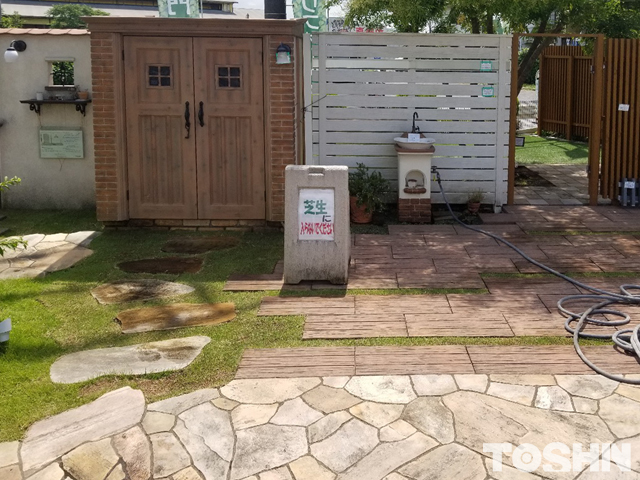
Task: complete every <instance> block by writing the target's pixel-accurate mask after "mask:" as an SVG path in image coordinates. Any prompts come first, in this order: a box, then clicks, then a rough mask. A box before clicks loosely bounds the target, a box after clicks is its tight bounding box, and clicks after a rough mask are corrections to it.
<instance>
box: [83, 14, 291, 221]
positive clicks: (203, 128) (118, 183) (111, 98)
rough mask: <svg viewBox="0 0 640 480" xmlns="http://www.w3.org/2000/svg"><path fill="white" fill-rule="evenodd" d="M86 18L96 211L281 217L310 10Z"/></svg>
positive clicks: (114, 215) (121, 216)
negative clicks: (287, 55) (268, 15)
mask: <svg viewBox="0 0 640 480" xmlns="http://www.w3.org/2000/svg"><path fill="white" fill-rule="evenodd" d="M86 20H87V22H88V24H89V30H90V32H91V61H92V77H93V91H92V93H91V96H92V99H93V111H94V117H93V118H94V132H95V163H96V167H95V168H96V203H97V215H98V220H100V221H103V222H105V224H107V225H136V226H187V227H216V226H225V227H228V226H235V225H244V226H247V225H263V224H265V223H266V222H280V221H282V220H283V217H284V168H285V166H286V165H288V164H294V163H302V151H303V144H302V142H303V132H304V129H303V127H302V122H303V112H302V107H303V105H302V62H303V59H302V34H303V25H304V20H219V19H161V18H160V19H159V18H117V17H90V18H87V19H86ZM280 44H285V45H288V46H289V47H290V48H291V63H290V64H276V50H277V48H278V46H279V45H280Z"/></svg>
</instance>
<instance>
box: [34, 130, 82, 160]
mask: <svg viewBox="0 0 640 480" xmlns="http://www.w3.org/2000/svg"><path fill="white" fill-rule="evenodd" d="M40 158H84V145H83V143H82V130H45V129H42V130H40Z"/></svg>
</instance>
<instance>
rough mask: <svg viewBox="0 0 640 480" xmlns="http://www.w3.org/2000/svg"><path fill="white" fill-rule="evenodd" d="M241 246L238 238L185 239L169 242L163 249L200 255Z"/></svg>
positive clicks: (169, 251)
mask: <svg viewBox="0 0 640 480" xmlns="http://www.w3.org/2000/svg"><path fill="white" fill-rule="evenodd" d="M239 244H240V239H239V238H238V237H185V238H176V239H173V240H169V241H168V242H167V243H165V244H164V246H163V247H162V251H163V252H167V253H186V254H199V253H207V252H209V251H211V250H223V249H225V248H233V247H235V246H237V245H239Z"/></svg>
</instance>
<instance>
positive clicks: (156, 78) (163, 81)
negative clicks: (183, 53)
mask: <svg viewBox="0 0 640 480" xmlns="http://www.w3.org/2000/svg"><path fill="white" fill-rule="evenodd" d="M172 70H173V69H172V68H171V65H149V66H148V67H147V77H148V83H147V85H148V86H149V87H170V86H171V84H172V81H171V71H172Z"/></svg>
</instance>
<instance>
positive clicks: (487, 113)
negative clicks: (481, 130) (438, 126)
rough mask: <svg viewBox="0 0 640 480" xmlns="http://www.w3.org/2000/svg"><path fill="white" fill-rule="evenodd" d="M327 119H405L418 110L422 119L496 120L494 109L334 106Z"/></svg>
mask: <svg viewBox="0 0 640 480" xmlns="http://www.w3.org/2000/svg"><path fill="white" fill-rule="evenodd" d="M325 112H326V116H327V117H326V118H327V120H369V119H371V118H372V117H374V118H378V119H380V120H404V119H407V118H411V117H412V116H413V112H418V115H419V116H420V120H421V121H423V120H432V121H434V120H495V118H496V113H495V111H494V109H485V108H479V109H473V110H472V109H462V108H457V109H456V108H415V109H414V108H357V107H356V108H344V107H338V108H335V107H332V108H327V109H326V110H325ZM312 114H313V118H314V119H318V118H319V115H320V114H319V109H318V108H315V107H314V108H313V113H312Z"/></svg>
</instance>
